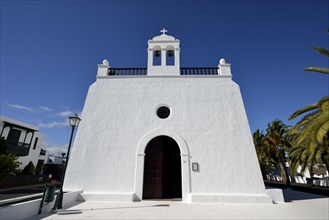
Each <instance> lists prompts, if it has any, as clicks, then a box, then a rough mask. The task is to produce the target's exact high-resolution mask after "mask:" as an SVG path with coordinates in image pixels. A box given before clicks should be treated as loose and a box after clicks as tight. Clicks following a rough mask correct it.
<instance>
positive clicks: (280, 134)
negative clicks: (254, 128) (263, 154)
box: [264, 119, 290, 185]
mask: <svg viewBox="0 0 329 220" xmlns="http://www.w3.org/2000/svg"><path fill="white" fill-rule="evenodd" d="M289 129H290V127H289V126H287V125H285V124H284V123H283V122H282V121H281V120H279V119H276V120H274V121H273V122H271V123H268V125H267V128H266V135H265V137H264V144H265V145H267V146H268V147H269V148H270V149H272V152H273V153H274V155H271V156H272V158H273V159H275V160H276V165H275V167H276V168H279V169H280V172H281V177H282V181H283V182H284V183H285V184H287V185H290V179H289V173H288V169H287V167H286V157H285V149H287V148H290V140H289V135H288V132H289Z"/></svg>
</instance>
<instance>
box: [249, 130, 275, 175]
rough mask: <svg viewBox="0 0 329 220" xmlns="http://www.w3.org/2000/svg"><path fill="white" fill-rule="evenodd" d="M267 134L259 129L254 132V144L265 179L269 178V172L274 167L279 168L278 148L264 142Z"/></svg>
mask: <svg viewBox="0 0 329 220" xmlns="http://www.w3.org/2000/svg"><path fill="white" fill-rule="evenodd" d="M264 138H265V135H264V134H263V132H260V131H259V129H258V130H256V131H255V132H254V133H253V140H254V145H255V149H256V153H257V157H258V162H259V166H260V169H261V172H262V176H263V179H267V177H266V174H268V173H269V172H270V171H271V170H272V169H273V168H274V169H277V168H278V167H277V161H278V158H277V157H276V149H274V148H272V147H269V146H268V145H266V144H265V142H264Z"/></svg>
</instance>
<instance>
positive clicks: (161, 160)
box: [143, 136, 182, 199]
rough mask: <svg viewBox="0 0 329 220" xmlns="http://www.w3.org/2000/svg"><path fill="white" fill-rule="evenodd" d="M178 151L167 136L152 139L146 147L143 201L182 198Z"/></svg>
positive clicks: (175, 144) (174, 142) (174, 143)
mask: <svg viewBox="0 0 329 220" xmlns="http://www.w3.org/2000/svg"><path fill="white" fill-rule="evenodd" d="M180 154H181V153H180V149H179V146H178V144H177V143H176V141H175V140H174V139H172V138H170V137H168V136H158V137H155V138H153V139H152V140H151V141H150V142H149V143H148V144H147V146H146V149H145V161H144V181H143V183H144V184H143V199H173V198H175V199H176V198H182V174H181V156H180Z"/></svg>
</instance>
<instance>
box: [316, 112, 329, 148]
mask: <svg viewBox="0 0 329 220" xmlns="http://www.w3.org/2000/svg"><path fill="white" fill-rule="evenodd" d="M325 120H327V121H326V122H325V123H324V124H322V126H321V127H320V128H319V130H318V132H317V134H316V140H317V142H318V143H319V144H322V143H323V140H324V137H325V136H326V135H327V134H328V132H329V114H327V115H326V119H325Z"/></svg>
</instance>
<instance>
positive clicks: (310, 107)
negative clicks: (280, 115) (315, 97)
mask: <svg viewBox="0 0 329 220" xmlns="http://www.w3.org/2000/svg"><path fill="white" fill-rule="evenodd" d="M317 108H318V105H317V103H314V104H311V105H308V106H305V107H303V108H301V109H299V110H297V111H295V112H294V113H293V114H292V115H291V116H290V117H289V120H292V119H294V118H296V117H298V116H300V115H301V114H304V113H305V112H309V111H312V110H314V109H317Z"/></svg>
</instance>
